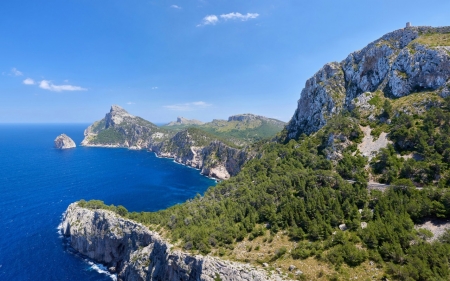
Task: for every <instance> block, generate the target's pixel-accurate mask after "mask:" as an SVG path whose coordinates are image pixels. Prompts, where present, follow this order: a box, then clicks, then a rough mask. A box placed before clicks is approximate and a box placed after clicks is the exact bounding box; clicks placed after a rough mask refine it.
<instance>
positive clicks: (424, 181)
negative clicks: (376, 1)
mask: <svg viewBox="0 0 450 281" xmlns="http://www.w3.org/2000/svg"><path fill="white" fill-rule="evenodd" d="M449 33H450V27H443V28H432V27H410V28H405V29H401V30H397V31H394V32H392V33H389V34H387V35H384V36H383V37H382V38H380V39H378V40H376V41H374V42H373V43H370V44H369V45H368V46H367V47H365V48H363V49H362V50H360V51H357V52H354V53H352V54H350V55H349V56H348V57H347V59H346V60H344V61H343V62H341V63H330V64H327V65H325V66H324V67H323V68H322V69H321V70H320V71H319V72H318V73H316V74H315V75H314V76H313V77H312V78H311V79H309V80H308V81H307V82H306V85H305V88H304V89H303V91H302V93H301V96H300V100H299V102H298V108H297V110H296V112H295V113H294V116H293V118H292V120H291V121H290V122H289V124H288V125H287V126H286V128H285V129H284V130H283V131H282V132H281V133H280V134H279V135H278V137H277V140H279V141H278V142H266V143H263V144H261V145H259V146H256V147H254V148H253V150H254V155H255V157H254V158H252V159H251V160H249V161H247V162H246V163H245V164H244V165H243V166H242V169H241V171H240V172H239V173H238V174H237V175H236V176H234V177H231V178H230V179H229V180H228V181H224V182H221V183H219V184H218V185H216V186H215V187H211V188H209V189H208V190H207V191H206V192H205V194H204V196H197V197H196V198H194V199H191V200H188V201H187V202H185V203H183V204H179V205H176V206H173V207H171V208H168V209H166V210H161V211H158V212H141V213H135V212H133V213H128V212H126V211H123V210H118V208H116V207H114V206H106V205H104V204H103V203H102V202H98V201H94V202H84V201H82V202H81V205H82V207H84V208H88V209H97V208H102V209H108V210H112V211H114V212H118V213H120V214H121V215H122V216H123V217H125V218H127V219H129V220H134V221H137V222H140V223H142V224H144V225H146V226H147V227H148V228H150V229H153V230H155V231H157V232H158V233H160V234H161V235H162V236H163V237H164V239H167V240H168V241H170V242H171V243H172V245H173V247H174V248H176V249H178V250H180V251H185V252H189V253H192V254H194V255H197V254H201V255H212V256H217V257H221V258H222V259H228V260H233V261H240V262H245V263H250V264H252V265H254V266H259V267H262V268H264V269H265V270H266V271H267V272H269V273H270V272H273V273H275V272H279V273H280V274H281V275H282V276H283V277H284V278H285V279H287V280H288V279H298V280H356V279H358V280H450V263H449V261H450V230H449V229H447V230H445V229H439V232H437V231H435V229H436V228H437V227H435V226H436V225H444V226H448V220H450V189H449V186H450V157H449V155H450V140H449V137H448V136H449V134H450V95H449V94H450V89H449V85H450V84H449V81H450V51H449V50H450V47H449V43H450V42H449V41H448V34H449ZM379 138H382V139H381V140H380V141H377V140H378V139H379ZM363 153H364V154H363ZM256 156H257V157H256ZM373 182H375V183H376V184H378V183H385V184H386V185H378V188H370V186H371V185H372V186H373V185H374V184H373ZM430 226H431V227H430ZM427 227H428V228H427ZM433 231H435V232H433ZM221 277H222V275H220V276H218V278H221ZM186 280H187V279H186ZM225 280H230V279H225Z"/></svg>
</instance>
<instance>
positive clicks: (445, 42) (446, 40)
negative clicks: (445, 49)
mask: <svg viewBox="0 0 450 281" xmlns="http://www.w3.org/2000/svg"><path fill="white" fill-rule="evenodd" d="M411 43H419V44H422V45H426V46H429V47H438V46H450V33H437V32H436V33H423V34H421V35H420V36H419V37H418V38H417V39H415V40H414V41H412V42H411ZM411 43H410V44H411Z"/></svg>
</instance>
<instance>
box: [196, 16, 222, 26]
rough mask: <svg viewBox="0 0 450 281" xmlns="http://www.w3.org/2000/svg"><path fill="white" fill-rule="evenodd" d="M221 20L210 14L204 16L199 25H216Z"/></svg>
mask: <svg viewBox="0 0 450 281" xmlns="http://www.w3.org/2000/svg"><path fill="white" fill-rule="evenodd" d="M218 21H219V18H218V17H217V16H216V15H209V16H206V17H204V18H203V20H202V23H200V24H198V25H197V26H203V25H215V24H216V23H217V22H218Z"/></svg>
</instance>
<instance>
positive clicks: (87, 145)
mask: <svg viewBox="0 0 450 281" xmlns="http://www.w3.org/2000/svg"><path fill="white" fill-rule="evenodd" d="M80 146H83V147H93V148H122V149H127V150H145V151H146V152H153V153H154V154H155V156H156V158H161V159H173V162H174V163H176V164H179V165H183V166H186V167H188V168H191V169H195V170H198V171H200V173H199V174H200V175H202V176H204V177H207V178H208V179H212V180H214V181H215V182H216V183H218V182H221V181H223V180H226V179H227V178H225V177H224V178H220V177H214V176H211V175H207V174H204V173H202V171H203V169H202V168H203V167H202V168H198V167H194V166H191V165H188V164H185V163H183V162H179V161H177V158H176V155H175V156H165V155H163V154H158V151H155V150H153V149H151V148H139V147H135V146H131V147H125V146H121V145H117V144H83V142H82V143H81V144H80Z"/></svg>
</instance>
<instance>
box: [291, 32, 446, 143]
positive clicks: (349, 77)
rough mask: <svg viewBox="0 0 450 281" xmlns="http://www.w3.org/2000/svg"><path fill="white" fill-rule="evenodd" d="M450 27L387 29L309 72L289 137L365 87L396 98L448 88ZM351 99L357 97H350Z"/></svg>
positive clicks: (319, 123)
mask: <svg viewBox="0 0 450 281" xmlns="http://www.w3.org/2000/svg"><path fill="white" fill-rule="evenodd" d="M449 33H450V27H439V28H433V27H408V28H404V29H400V30H396V31H394V32H391V33H388V34H386V35H384V36H383V37H381V38H380V39H378V40H376V41H374V42H372V43H370V44H369V45H368V46H366V47H365V48H364V49H362V50H360V51H356V52H354V53H352V54H350V55H349V56H348V57H347V58H346V59H345V60H344V61H342V62H340V63H338V62H333V63H328V64H326V65H325V66H324V67H323V68H322V69H320V70H319V71H318V72H317V73H316V74H315V75H314V76H313V77H312V78H310V79H309V80H308V81H307V82H306V84H305V88H304V89H303V90H302V92H301V95H300V99H299V101H298V107H297V110H296V111H295V113H294V115H293V117H292V119H291V121H290V122H289V124H288V125H287V127H286V129H287V138H288V139H292V138H297V137H298V136H300V135H301V134H302V133H305V134H311V133H314V132H316V131H317V130H319V129H320V128H321V127H323V126H324V125H325V124H326V123H327V120H329V119H330V118H332V117H333V116H334V115H336V114H338V113H340V112H341V111H343V110H345V109H347V110H351V109H352V104H355V102H354V100H355V99H356V98H359V97H360V96H361V95H363V94H364V93H367V92H377V91H379V92H381V93H383V94H384V95H385V96H386V97H392V98H398V97H403V96H406V95H410V94H412V93H415V92H420V91H429V92H436V93H438V94H439V95H440V96H441V97H445V96H448V95H449V94H450V46H449V45H450V43H449V40H448V38H447V37H445V36H448V34H449ZM352 101H353V102H352Z"/></svg>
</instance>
